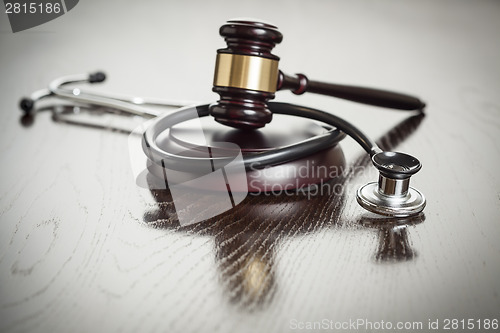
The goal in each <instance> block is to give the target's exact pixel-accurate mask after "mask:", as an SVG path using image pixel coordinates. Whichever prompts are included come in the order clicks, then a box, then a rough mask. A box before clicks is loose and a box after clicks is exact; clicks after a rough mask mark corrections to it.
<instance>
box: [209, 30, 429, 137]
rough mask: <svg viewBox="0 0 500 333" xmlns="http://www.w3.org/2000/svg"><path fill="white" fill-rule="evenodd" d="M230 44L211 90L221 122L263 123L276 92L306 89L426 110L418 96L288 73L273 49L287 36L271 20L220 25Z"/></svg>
mask: <svg viewBox="0 0 500 333" xmlns="http://www.w3.org/2000/svg"><path fill="white" fill-rule="evenodd" d="M220 35H221V36H223V37H224V39H225V41H226V43H227V48H224V49H219V50H217V60H216V66H215V75H214V87H213V91H214V92H216V93H218V94H219V95H220V100H219V101H217V103H214V104H212V105H210V114H211V115H212V116H214V117H215V120H216V121H218V122H219V123H222V124H225V125H228V126H231V127H236V128H242V129H257V128H260V127H264V126H265V125H266V124H267V123H269V122H270V121H271V120H272V112H271V111H270V110H269V107H268V105H267V102H268V101H269V100H271V99H273V98H274V96H275V92H276V91H277V90H283V89H288V90H291V91H292V92H293V93H294V94H297V95H300V94H303V93H305V92H306V91H307V92H312V93H317V94H322V95H328V96H333V97H338V98H342V99H347V100H351V101H354V102H359V103H364V104H369V105H376V106H381V107H387V108H392V109H400V110H422V109H423V108H424V107H425V103H423V102H422V101H421V100H420V99H418V98H416V97H413V96H409V95H405V94H400V93H395V92H390V91H384V90H378V89H371V88H362V87H354V86H346V85H339V84H331V83H323V82H317V81H312V80H309V79H308V78H307V77H306V76H305V75H304V74H297V76H296V77H292V76H288V75H286V74H284V73H283V72H282V71H280V70H279V69H278V63H279V59H280V58H279V57H277V56H276V55H274V54H272V53H271V50H272V49H273V48H274V46H275V45H276V44H279V43H280V42H281V41H282V40H283V35H282V34H281V33H280V32H279V31H278V30H277V28H276V27H275V26H273V25H270V24H265V23H260V22H252V21H228V22H227V23H226V24H225V25H223V26H222V27H221V28H220Z"/></svg>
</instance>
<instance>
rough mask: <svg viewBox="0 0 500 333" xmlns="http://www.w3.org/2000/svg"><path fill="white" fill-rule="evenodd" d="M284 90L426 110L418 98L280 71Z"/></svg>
mask: <svg viewBox="0 0 500 333" xmlns="http://www.w3.org/2000/svg"><path fill="white" fill-rule="evenodd" d="M284 89H288V90H291V91H292V92H293V93H294V94H296V95H301V94H303V93H305V92H312V93H316V94H321V95H328V96H333V97H338V98H342V99H347V100H350V101H353V102H359V103H363V104H369V105H376V106H381V107H386V108H391V109H399V110H423V109H424V108H425V103H424V102H422V101H421V100H420V99H418V98H417V97H413V96H409V95H405V94H400V93H395V92H391V91H386V90H378V89H371V88H363V87H354V86H346V85H340V84H332V83H324V82H318V81H310V80H309V79H308V78H307V77H306V76H305V75H304V74H297V76H296V77H292V76H288V75H286V74H284V73H283V72H282V71H279V77H278V90H284Z"/></svg>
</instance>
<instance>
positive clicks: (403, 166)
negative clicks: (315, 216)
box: [356, 152, 426, 217]
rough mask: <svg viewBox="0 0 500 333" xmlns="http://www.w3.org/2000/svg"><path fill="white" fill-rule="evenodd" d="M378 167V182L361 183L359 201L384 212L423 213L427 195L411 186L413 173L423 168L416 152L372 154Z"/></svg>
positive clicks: (358, 194)
mask: <svg viewBox="0 0 500 333" xmlns="http://www.w3.org/2000/svg"><path fill="white" fill-rule="evenodd" d="M372 162H373V164H374V165H375V167H376V168H377V169H378V170H379V172H380V175H379V180H378V182H372V183H368V184H366V185H364V186H362V187H361V188H360V189H359V190H358V192H357V193H356V199H357V201H358V203H359V204H360V205H361V206H362V207H363V208H365V209H367V210H369V211H371V212H373V213H377V214H382V215H387V216H394V217H407V216H412V215H416V214H418V213H420V212H421V211H422V210H423V209H424V207H425V203H426V201H425V197H424V195H423V194H422V193H420V192H419V191H418V190H416V189H414V188H413V187H410V186H409V185H410V177H411V176H412V175H413V174H415V173H416V172H418V171H419V170H420V169H421V167H422V166H421V164H420V162H419V161H418V160H417V159H416V158H414V157H413V156H410V155H407V154H403V153H395V152H380V153H377V154H375V155H373V156H372Z"/></svg>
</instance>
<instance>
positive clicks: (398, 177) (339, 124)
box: [20, 21, 426, 217]
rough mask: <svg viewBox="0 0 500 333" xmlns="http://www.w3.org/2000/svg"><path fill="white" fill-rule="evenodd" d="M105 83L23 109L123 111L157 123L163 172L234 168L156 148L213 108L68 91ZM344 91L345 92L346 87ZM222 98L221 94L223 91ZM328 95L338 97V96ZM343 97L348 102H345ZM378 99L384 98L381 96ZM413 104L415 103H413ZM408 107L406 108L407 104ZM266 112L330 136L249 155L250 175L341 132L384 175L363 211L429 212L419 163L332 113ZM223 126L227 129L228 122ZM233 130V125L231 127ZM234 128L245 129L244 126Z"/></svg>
mask: <svg viewBox="0 0 500 333" xmlns="http://www.w3.org/2000/svg"><path fill="white" fill-rule="evenodd" d="M228 23H229V24H232V25H236V26H241V25H251V28H252V29H253V28H259V29H260V28H262V29H267V30H269V29H272V28H268V27H270V26H268V25H266V26H264V27H263V26H261V25H259V23H257V24H255V23H254V22H253V23H252V22H250V23H249V22H246V21H243V22H242V21H235V22H228ZM244 28H245V27H244ZM246 28H248V27H246ZM221 31H222V28H221ZM238 33H240V32H238ZM221 34H222V32H221ZM233 60H234V59H233ZM219 65H220V64H218V66H219ZM216 71H217V69H216ZM279 74H280V75H281V76H282V77H281V78H280V83H279V84H281V85H282V86H283V85H287V84H288V85H292V84H293V79H292V78H290V77H287V76H285V75H284V74H283V73H282V72H281V71H280V72H279ZM104 80H105V75H104V74H103V73H101V72H97V73H92V74H90V75H85V74H80V75H72V76H66V77H62V78H59V79H56V80H54V81H52V82H51V83H50V84H49V87H48V89H42V90H39V91H36V92H34V93H33V94H32V95H31V96H30V98H24V99H22V100H21V103H20V107H21V108H22V109H23V110H24V111H25V112H26V113H30V112H31V111H32V110H33V109H34V107H35V103H36V102H37V101H39V100H41V99H44V98H47V97H51V96H54V97H59V98H63V99H66V100H71V101H74V102H81V103H86V104H91V105H95V106H103V107H107V108H112V109H117V110H120V111H122V112H125V113H129V114H132V115H137V116H142V117H145V118H154V119H153V120H152V122H151V124H150V125H149V127H148V128H147V129H146V131H145V132H144V135H143V149H144V152H145V153H146V155H147V157H148V159H149V160H150V161H151V162H153V163H154V164H156V165H158V166H161V167H162V168H170V169H174V170H185V169H189V168H190V167H193V168H196V165H198V164H199V163H200V162H203V161H207V159H208V160H210V161H211V163H213V165H214V167H215V168H218V167H223V166H224V165H225V164H227V163H228V162H230V159H231V158H232V157H224V156H222V157H193V156H185V155H181V154H176V153H172V152H169V151H165V150H163V149H161V148H160V147H159V146H158V145H157V143H156V139H157V138H158V136H159V135H160V134H161V133H163V132H165V131H166V130H168V129H170V128H172V127H173V126H174V125H176V124H179V123H182V122H184V121H187V120H190V119H193V118H195V117H205V116H208V115H211V114H212V115H213V113H212V112H211V109H212V108H213V105H208V104H206V105H197V106H195V108H196V112H195V113H193V112H192V110H193V107H184V108H180V109H178V110H176V111H175V112H167V113H163V114H160V113H158V112H155V111H154V110H151V109H148V108H145V107H143V106H142V105H156V106H169V107H172V106H179V105H178V104H177V103H171V102H164V101H160V100H147V99H142V98H138V97H131V98H127V97H116V96H111V95H104V94H97V93H89V92H85V91H82V90H80V89H68V88H66V87H65V86H66V85H69V84H77V83H97V82H102V81H104ZM216 80H217V79H216ZM271 80H272V78H271ZM214 81H215V80H214ZM297 83H298V84H299V86H298V87H296V88H295V89H296V90H295V92H297V90H301V89H303V90H305V87H306V85H307V84H308V83H309V82H308V80H307V78H306V77H305V76H303V75H301V74H300V75H299V77H298V78H297ZM339 87H341V88H344V87H342V86H339ZM229 88H230V89H228V90H229V91H230V92H231V89H233V87H229ZM335 88H336V87H335ZM354 89H356V88H354ZM362 89H364V88H362ZM219 90H220V87H219ZM233 90H234V89H233ZM348 90H349V89H348ZM348 90H347V94H348V95H349V93H350V91H348ZM214 91H216V88H214ZM366 91H368V94H370V93H373V92H375V93H377V92H378V91H376V90H369V89H365V90H364V91H362V94H363V93H364V95H365V96H366V95H367V93H366ZM217 92H218V93H219V94H220V91H217ZM302 92H303V91H299V93H302ZM223 93H227V90H225V91H224V92H223ZM231 93H233V92H231ZM236 93H238V92H236ZM342 93H344V92H342ZM356 93H358V92H357V91H355V94H356ZM383 93H386V94H387V97H386V96H384V98H385V100H388V101H389V102H391V97H393V95H391V93H388V92H383ZM328 94H330V95H333V94H332V93H328ZM394 95H396V97H399V96H403V97H406V95H397V94H394ZM221 97H222V95H221ZM272 97H274V94H273V96H272ZM272 97H271V98H272ZM340 97H342V98H347V97H345V96H340ZM356 98H357V97H354V98H348V99H351V100H358V101H361V102H364V103H367V104H375V105H380V104H377V103H378V102H377V103H371V102H370V101H366V100H360V98H357V99H356ZM375 98H378V97H377V96H375ZM396 99H397V98H396ZM382 100H383V99H382ZM385 100H384V103H385ZM392 101H394V98H393V99H392ZM410 101H411V102H414V101H413V100H410ZM417 101H418V102H419V100H417ZM219 102H221V101H219ZM396 102H398V101H396ZM403 102H406V100H405V101H403ZM420 103H421V102H420ZM403 104H404V103H403ZM414 104H415V103H414ZM266 106H267V107H268V108H269V110H270V112H272V113H275V114H284V115H290V116H296V117H302V118H308V119H312V120H316V121H319V122H322V123H324V124H326V125H328V127H327V128H328V130H327V131H326V133H324V134H321V135H318V136H315V137H313V138H311V139H308V140H304V141H301V142H297V143H295V144H292V145H289V146H284V147H279V148H276V149H272V150H269V151H265V152H259V153H252V154H246V155H244V156H243V158H244V165H245V168H246V169H247V170H250V169H262V168H266V167H269V166H275V165H279V164H282V163H286V162H290V161H294V160H297V159H300V158H303V157H306V156H309V155H311V154H313V153H317V152H319V151H321V150H324V149H326V148H329V147H331V146H333V145H335V144H337V143H338V141H339V137H340V136H342V135H343V134H342V133H341V132H339V130H340V131H342V132H344V133H345V134H347V135H349V136H350V137H352V138H353V139H354V140H355V141H357V142H358V143H359V144H360V145H361V147H362V148H363V149H364V150H365V151H366V152H367V153H368V154H369V155H370V157H371V161H372V163H373V165H374V166H375V167H376V168H377V169H378V170H379V180H378V182H372V183H368V184H366V185H364V186H362V187H361V188H360V189H359V190H358V191H357V195H356V198H357V201H358V203H359V204H360V205H361V206H362V207H364V208H365V209H367V210H369V211H371V212H374V213H378V214H382V215H387V216H394V217H406V216H411V215H415V214H418V213H420V212H421V211H422V210H423V209H424V207H425V204H426V201H425V198H424V196H423V195H422V193H420V192H419V191H418V190H416V189H414V188H412V187H410V186H409V184H410V177H411V176H412V175H413V174H415V173H416V172H418V171H419V170H420V169H421V163H420V161H419V160H418V159H417V158H415V157H413V156H411V155H408V154H405V153H400V152H384V151H382V150H381V149H380V148H379V147H378V146H377V145H376V144H375V142H373V141H372V140H371V139H369V138H368V137H367V136H366V135H365V134H363V133H362V132H361V131H360V130H359V129H358V128H356V127H355V126H354V125H352V124H351V123H349V122H347V121H346V120H344V119H342V118H339V117H337V116H335V115H333V114H331V113H327V112H324V111H320V110H316V109H313V108H309V107H305V106H299V105H294V104H288V103H279V102H268V103H266ZM422 106H423V104H422ZM395 108H405V109H409V108H406V105H403V107H397V106H395ZM252 121H253V120H252ZM259 121H260V120H259ZM221 122H222V123H224V121H221ZM230 126H232V125H231V124H230ZM243 126H247V124H246V123H245V124H244V125H243ZM234 127H239V125H237V126H234Z"/></svg>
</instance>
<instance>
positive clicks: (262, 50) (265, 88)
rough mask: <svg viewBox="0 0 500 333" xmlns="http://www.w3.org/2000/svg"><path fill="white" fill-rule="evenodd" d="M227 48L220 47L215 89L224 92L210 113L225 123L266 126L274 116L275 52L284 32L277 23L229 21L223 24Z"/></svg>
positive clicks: (211, 106) (257, 126)
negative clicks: (273, 24)
mask: <svg viewBox="0 0 500 333" xmlns="http://www.w3.org/2000/svg"><path fill="white" fill-rule="evenodd" d="M220 35H221V36H222V37H224V39H225V41H226V43H227V48H224V49H219V50H217V61H216V65H215V75H214V87H213V91H214V92H216V93H218V94H219V95H220V100H219V101H217V103H214V104H212V105H210V114H211V115H212V116H214V117H215V120H216V121H218V122H219V123H221V124H224V125H228V126H231V127H236V128H242V129H256V128H259V127H263V126H265V125H266V124H267V123H269V122H270V121H271V119H272V113H271V111H270V110H269V108H268V107H267V102H268V101H269V100H270V99H273V98H274V93H275V92H276V87H277V82H278V62H279V58H278V57H277V56H275V55H274V54H272V53H271V50H272V49H273V47H274V46H275V45H276V44H278V43H280V42H281V41H282V39H283V35H282V34H281V33H280V32H279V31H278V30H277V28H276V27H275V26H272V25H270V24H265V23H260V22H252V21H228V22H227V23H226V24H225V25H223V26H222V27H221V28H220Z"/></svg>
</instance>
